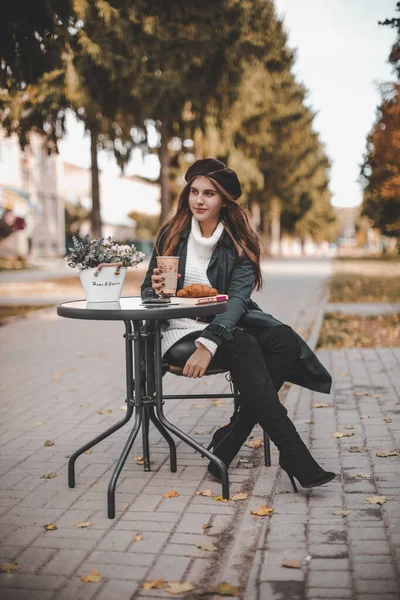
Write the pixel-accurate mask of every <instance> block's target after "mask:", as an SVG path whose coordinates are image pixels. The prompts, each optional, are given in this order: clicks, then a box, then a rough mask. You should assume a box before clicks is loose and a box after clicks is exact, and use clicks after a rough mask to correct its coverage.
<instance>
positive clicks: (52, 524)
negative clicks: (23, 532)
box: [43, 523, 58, 531]
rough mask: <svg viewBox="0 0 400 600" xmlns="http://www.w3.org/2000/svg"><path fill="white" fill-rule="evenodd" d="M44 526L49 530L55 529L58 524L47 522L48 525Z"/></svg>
mask: <svg viewBox="0 0 400 600" xmlns="http://www.w3.org/2000/svg"><path fill="white" fill-rule="evenodd" d="M43 527H44V528H45V529H46V530H47V531H55V530H56V529H58V528H57V525H54V523H47V525H43Z"/></svg>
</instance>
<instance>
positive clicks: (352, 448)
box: [349, 446, 364, 452]
mask: <svg viewBox="0 0 400 600" xmlns="http://www.w3.org/2000/svg"><path fill="white" fill-rule="evenodd" d="M363 451H364V448H362V447H361V446H350V448H349V452H363Z"/></svg>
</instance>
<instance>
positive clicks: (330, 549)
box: [309, 544, 348, 558]
mask: <svg viewBox="0 0 400 600" xmlns="http://www.w3.org/2000/svg"><path fill="white" fill-rule="evenodd" d="M309 548H310V554H311V556H312V557H313V558H314V557H315V558H325V557H332V558H347V557H348V548H347V546H346V545H345V544H310V546H309Z"/></svg>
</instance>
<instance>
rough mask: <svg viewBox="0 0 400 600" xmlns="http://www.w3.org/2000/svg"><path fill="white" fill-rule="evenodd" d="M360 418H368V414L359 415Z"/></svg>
mask: <svg viewBox="0 0 400 600" xmlns="http://www.w3.org/2000/svg"><path fill="white" fill-rule="evenodd" d="M360 419H369V415H361V417H360Z"/></svg>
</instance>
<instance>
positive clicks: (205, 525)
mask: <svg viewBox="0 0 400 600" xmlns="http://www.w3.org/2000/svg"><path fill="white" fill-rule="evenodd" d="M211 527H212V525H211V524H210V523H204V525H202V528H203V529H211Z"/></svg>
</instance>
